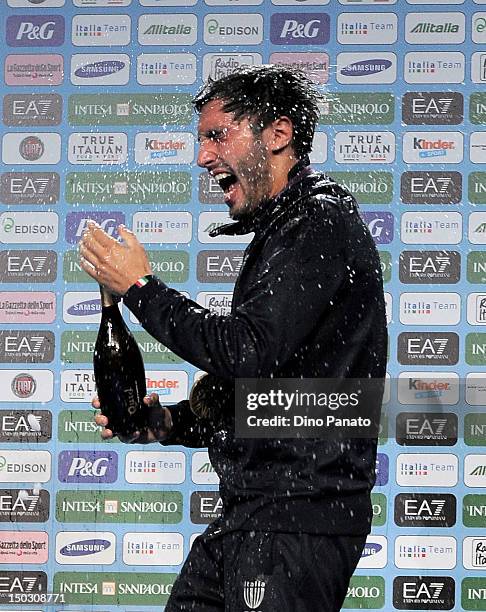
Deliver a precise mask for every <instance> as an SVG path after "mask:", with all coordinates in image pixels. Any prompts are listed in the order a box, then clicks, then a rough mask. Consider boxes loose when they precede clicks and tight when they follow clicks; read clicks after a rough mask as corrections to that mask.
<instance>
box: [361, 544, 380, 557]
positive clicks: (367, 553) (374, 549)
mask: <svg viewBox="0 0 486 612" xmlns="http://www.w3.org/2000/svg"><path fill="white" fill-rule="evenodd" d="M382 548H383V546H382V545H381V544H377V543H366V544H365V547H364V549H363V553H362V555H361V558H366V557H372V556H374V555H377V554H378V553H379V552H381V550H382Z"/></svg>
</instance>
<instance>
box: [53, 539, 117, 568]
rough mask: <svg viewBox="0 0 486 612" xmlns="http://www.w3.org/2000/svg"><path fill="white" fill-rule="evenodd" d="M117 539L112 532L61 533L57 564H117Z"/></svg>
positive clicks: (57, 540)
mask: <svg viewBox="0 0 486 612" xmlns="http://www.w3.org/2000/svg"><path fill="white" fill-rule="evenodd" d="M115 550H116V538H115V534H113V533H111V532H110V531H96V532H92V533H90V532H86V531H60V532H59V533H57V534H56V562H57V563H60V564H62V565H91V564H92V563H96V564H100V565H110V564H111V563H114V562H115Z"/></svg>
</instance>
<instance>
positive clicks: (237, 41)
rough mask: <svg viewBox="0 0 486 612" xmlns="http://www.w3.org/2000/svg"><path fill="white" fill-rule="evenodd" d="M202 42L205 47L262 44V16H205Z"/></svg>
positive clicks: (254, 14) (247, 14) (241, 14)
mask: <svg viewBox="0 0 486 612" xmlns="http://www.w3.org/2000/svg"><path fill="white" fill-rule="evenodd" d="M272 19H273V16H272ZM242 24H244V25H242ZM204 42H205V43H206V44H207V45H259V44H260V43H262V42H263V16H262V15H258V14H256V13H246V14H243V13H240V14H238V15H230V14H228V13H219V14H212V15H206V16H205V17H204ZM277 44H278V43H277ZM282 44H283V43H282ZM300 44H302V43H300ZM304 44H305V43H304Z"/></svg>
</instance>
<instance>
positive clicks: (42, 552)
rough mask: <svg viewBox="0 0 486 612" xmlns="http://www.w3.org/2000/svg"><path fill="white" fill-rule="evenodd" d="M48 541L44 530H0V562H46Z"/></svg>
mask: <svg viewBox="0 0 486 612" xmlns="http://www.w3.org/2000/svg"><path fill="white" fill-rule="evenodd" d="M48 541H49V536H48V535H47V533H46V532H45V531H22V532H18V531H1V532H0V563H13V564H16V563H22V564H24V563H26V564H27V563H46V562H47V558H48Z"/></svg>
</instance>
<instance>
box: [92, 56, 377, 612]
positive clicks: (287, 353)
mask: <svg viewBox="0 0 486 612" xmlns="http://www.w3.org/2000/svg"><path fill="white" fill-rule="evenodd" d="M318 100H319V94H318V93H317V92H316V91H315V89H314V88H313V86H312V84H311V83H310V82H309V81H308V80H307V78H306V77H305V76H304V75H303V74H301V73H299V72H296V71H293V70H289V69H287V68H280V67H276V66H260V67H251V68H247V69H244V70H241V71H240V72H239V73H238V74H234V75H230V76H226V77H223V78H222V79H220V80H218V81H210V82H209V83H208V84H207V85H206V86H205V87H204V88H203V89H202V90H201V92H200V93H199V94H198V95H197V97H196V98H195V100H194V105H195V109H196V111H197V112H198V113H199V125H198V135H199V154H198V160H197V163H198V165H199V166H201V167H203V168H206V169H207V170H208V172H209V173H210V175H211V176H212V177H213V178H214V179H215V180H216V181H218V182H219V184H220V186H221V187H222V189H223V191H224V199H225V202H226V204H227V205H228V207H229V212H230V217H232V218H233V220H236V221H237V222H236V223H233V224H230V225H227V226H224V227H223V228H219V230H218V231H217V232H215V233H220V234H221V233H224V234H227V235H236V234H245V233H248V232H254V233H255V236H254V238H253V240H252V242H251V244H250V245H249V246H248V248H247V249H246V251H245V256H244V260H243V264H242V267H241V271H240V274H239V276H238V279H237V282H236V285H235V289H234V295H233V302H232V310H231V314H230V315H228V316H219V315H216V314H213V313H211V312H209V311H208V310H205V309H203V308H201V307H200V306H199V305H198V304H196V303H195V302H193V301H191V300H189V299H187V298H185V297H184V296H182V295H181V294H180V293H179V292H178V291H175V290H174V289H171V288H169V287H168V286H167V285H165V283H164V282H163V281H162V280H161V279H158V278H156V277H155V276H153V275H151V270H150V265H149V263H148V260H147V256H146V254H145V252H144V250H143V248H142V247H141V245H140V244H139V242H138V241H137V240H136V238H135V236H134V235H133V234H132V233H131V232H129V231H128V230H127V229H125V228H123V227H121V228H120V235H121V237H122V239H123V240H124V244H120V243H118V242H116V241H115V240H114V239H112V238H110V237H109V236H107V235H106V234H105V233H104V232H103V231H102V230H101V228H100V227H98V226H96V224H90V227H89V229H88V230H87V231H86V233H85V234H84V236H83V239H82V242H81V247H80V250H81V256H82V266H83V268H84V270H86V272H88V274H90V275H91V276H93V278H95V279H96V280H98V281H99V282H100V283H102V284H103V285H105V286H107V287H108V288H109V289H111V290H112V291H113V292H115V293H118V294H120V295H123V299H124V303H125V304H126V305H127V307H128V308H129V309H130V310H131V311H132V312H133V313H134V314H135V315H136V316H137V318H138V319H139V321H140V322H141V324H142V325H143V327H144V328H145V329H146V330H147V331H148V332H149V333H151V334H152V335H153V336H154V337H155V338H157V339H158V340H160V341H161V342H163V343H164V344H165V345H166V346H168V347H169V348H170V349H171V350H172V351H174V352H175V353H176V354H178V355H179V356H180V357H182V358H183V359H185V360H187V361H188V362H190V363H192V364H194V365H195V366H196V367H198V368H200V369H201V370H204V371H205V372H208V373H209V376H210V379H208V380H210V381H211V383H212V385H209V387H211V386H212V387H213V388H214V389H216V392H215V393H213V397H212V399H211V400H210V401H209V408H210V411H209V414H208V413H207V412H204V414H203V413H201V412H200V413H199V416H197V415H196V414H194V412H193V411H191V408H190V405H189V402H188V401H183V402H180V403H179V404H177V405H176V406H170V407H168V408H163V409H162V408H161V407H159V406H158V403H157V402H156V397H155V396H153V397H152V398H151V399H150V401H148V403H150V405H151V406H152V407H155V409H156V410H157V411H158V412H159V414H160V415H161V423H162V424H161V425H160V426H159V427H155V428H154V430H151V431H149V433H148V434H147V435H144V436H143V438H140V439H139V441H142V442H146V441H153V440H159V441H160V442H161V443H162V444H164V445H165V444H184V445H186V446H190V447H198V446H199V447H202V446H206V445H207V446H208V447H209V453H210V458H211V461H212V463H213V466H214V468H215V470H216V471H217V473H218V475H219V477H220V493H221V497H222V500H223V505H224V510H223V516H222V517H221V518H220V519H218V520H217V521H216V522H215V523H213V524H212V525H210V526H209V528H208V529H207V531H206V532H205V534H203V535H202V536H200V537H198V538H197V539H196V540H195V542H194V545H193V547H192V549H191V552H190V553H189V556H188V558H187V560H186V562H185V564H184V567H183V569H182V571H181V575H180V576H179V578H178V580H177V581H176V583H175V584H174V588H173V590H172V595H171V597H170V600H169V603H168V604H167V607H166V611H167V612H175V611H185V610H194V611H197V612H206V611H207V612H210V611H216V610H226V611H231V612H244V611H247V610H250V609H251V610H259V611H260V612H269V611H272V612H275V610H280V611H281V612H286V611H288V612H311V611H312V612H317V611H323V612H337V611H338V610H340V609H341V605H342V602H343V600H344V597H345V595H346V589H347V586H348V583H349V579H350V577H351V575H352V573H353V571H354V569H355V567H356V564H357V563H358V560H359V558H360V555H361V551H362V549H363V546H364V543H365V540H366V535H367V534H368V533H369V530H370V523H371V504H370V489H371V488H372V486H373V484H374V477H375V474H374V465H375V456H376V440H366V439H349V440H346V442H345V443H343V442H342V441H341V442H339V441H338V440H329V439H314V438H312V439H310V438H308V439H268V438H266V439H238V438H237V437H235V433H234V405H233V403H232V395H231V393H230V392H228V389H231V384H232V381H234V379H237V378H270V377H271V378H326V379H328V378H347V377H349V378H378V379H382V378H383V377H384V374H385V361H386V341H387V336H386V326H385V308H384V300H383V289H382V279H381V267H380V260H379V257H378V254H377V251H376V248H375V246H374V243H373V240H372V238H371V236H370V234H369V232H368V229H367V227H366V225H365V224H364V223H363V221H362V220H361V218H360V216H359V213H358V209H357V206H356V203H355V201H354V199H353V197H352V196H351V195H350V194H349V193H348V192H347V191H346V190H345V189H343V188H342V187H340V186H338V185H337V184H336V183H335V182H334V181H332V179H330V178H329V177H327V176H325V175H323V174H321V173H317V172H314V171H313V170H312V169H311V168H310V167H309V160H308V153H309V152H310V150H311V145H312V140H313V134H314V129H315V125H316V123H317V120H318V116H319V112H318ZM203 400H204V397H203ZM380 401H381V398H380ZM204 403H205V402H204V401H203V402H202V404H203V407H204ZM378 403H379V402H378ZM198 404H199V401H195V402H193V405H195V406H196V407H197V406H198ZM206 404H208V402H206ZM206 407H208V406H206ZM379 409H380V406H379V405H374V406H370V407H369V415H367V416H370V415H375V416H376V413H377V412H378V414H379ZM97 422H98V424H101V425H103V426H104V427H107V428H108V427H109V423H108V422H107V420H106V418H105V417H103V416H99V417H97ZM110 433H111V432H110V431H109V429H107V430H106V431H105V432H104V434H103V435H104V436H105V437H107V436H109V435H110Z"/></svg>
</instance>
